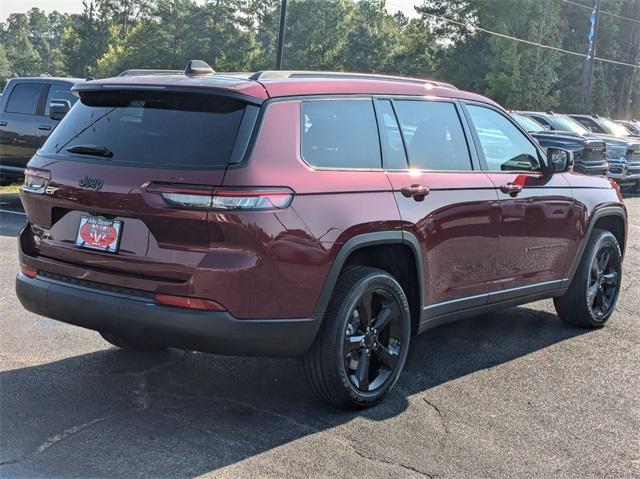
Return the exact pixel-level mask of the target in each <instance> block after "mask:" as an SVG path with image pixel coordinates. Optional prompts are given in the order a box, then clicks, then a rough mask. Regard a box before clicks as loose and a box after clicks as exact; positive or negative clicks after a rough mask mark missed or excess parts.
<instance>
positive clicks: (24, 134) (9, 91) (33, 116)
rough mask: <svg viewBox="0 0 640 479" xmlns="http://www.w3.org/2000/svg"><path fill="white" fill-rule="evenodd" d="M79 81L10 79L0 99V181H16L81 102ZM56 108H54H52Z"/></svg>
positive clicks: (40, 78) (35, 78)
mask: <svg viewBox="0 0 640 479" xmlns="http://www.w3.org/2000/svg"><path fill="white" fill-rule="evenodd" d="M80 81H83V80H81V79H79V78H52V77H34V78H11V79H10V80H9V82H8V83H7V85H6V86H5V88H4V91H3V94H2V96H1V97H0V180H2V181H5V182H6V181H15V180H19V179H21V178H22V176H23V172H24V168H25V166H26V165H27V162H28V161H29V159H30V158H31V157H32V156H33V154H34V153H35V151H36V150H37V149H38V148H40V146H42V144H43V143H44V142H45V140H46V139H47V137H48V136H49V134H50V133H51V132H52V131H53V129H54V128H55V127H56V126H57V125H58V122H59V121H60V120H61V119H62V117H63V116H64V114H65V113H66V112H67V111H68V110H69V108H71V106H72V105H73V104H74V103H75V102H76V100H77V99H78V98H77V97H76V96H75V95H73V94H72V93H71V87H72V86H73V85H74V84H75V83H78V82H80ZM52 105H53V106H52Z"/></svg>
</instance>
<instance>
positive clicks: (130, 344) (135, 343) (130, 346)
mask: <svg viewBox="0 0 640 479" xmlns="http://www.w3.org/2000/svg"><path fill="white" fill-rule="evenodd" d="M99 333H100V336H102V338H103V339H104V340H105V341H106V342H108V343H110V344H112V345H114V346H116V347H118V348H121V349H126V350H127V351H135V352H140V353H159V352H161V351H164V350H165V349H167V348H166V346H162V345H161V344H156V343H150V342H145V341H139V340H135V339H129V338H125V337H124V336H120V335H118V334H114V333H109V332H107V331H99Z"/></svg>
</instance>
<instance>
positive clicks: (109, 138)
mask: <svg viewBox="0 0 640 479" xmlns="http://www.w3.org/2000/svg"><path fill="white" fill-rule="evenodd" d="M244 108H245V104H244V103H242V102H240V101H237V100H234V99H229V98H225V97H220V96H215V95H207V94H192V93H175V92H139V91H138V92H122V91H120V92H108V93H102V92H100V93H86V94H83V96H82V100H81V101H79V102H77V103H76V105H74V107H73V108H72V109H71V111H70V112H69V113H68V114H67V116H66V117H65V118H64V119H63V120H62V121H61V122H60V124H59V125H58V127H57V128H56V129H55V130H54V131H53V133H52V134H51V136H50V137H49V139H48V140H47V141H46V142H45V144H44V145H43V146H42V148H41V149H40V153H41V154H43V155H56V156H62V157H67V158H69V159H74V160H81V161H82V160H85V161H99V162H109V163H111V162H114V163H121V164H130V165H135V166H146V167H154V168H173V167H176V168H218V167H225V166H226V165H227V163H228V161H229V157H230V156H231V151H232V149H233V145H234V143H235V139H236V135H237V133H238V129H239V127H240V122H241V120H242V115H243V112H244ZM69 150H72V151H69Z"/></svg>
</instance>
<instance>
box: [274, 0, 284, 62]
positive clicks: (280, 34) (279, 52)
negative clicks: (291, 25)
mask: <svg viewBox="0 0 640 479" xmlns="http://www.w3.org/2000/svg"><path fill="white" fill-rule="evenodd" d="M286 18H287V0H281V1H280V27H279V28H278V46H277V50H276V70H282V50H283V49H284V30H285V25H286Z"/></svg>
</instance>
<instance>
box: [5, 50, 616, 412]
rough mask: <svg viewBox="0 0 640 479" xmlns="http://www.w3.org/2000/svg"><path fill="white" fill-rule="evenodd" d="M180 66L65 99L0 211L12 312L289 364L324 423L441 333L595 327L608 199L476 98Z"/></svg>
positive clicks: (370, 398) (117, 338)
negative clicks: (16, 192) (13, 273)
mask: <svg viewBox="0 0 640 479" xmlns="http://www.w3.org/2000/svg"><path fill="white" fill-rule="evenodd" d="M198 63H199V67H198V70H199V71H200V73H198V74H188V73H189V72H190V71H193V69H190V68H187V69H186V70H185V74H180V75H161V76H134V77H128V78H127V77H118V78H108V79H104V80H96V81H90V82H86V83H83V84H79V85H76V86H75V87H74V91H75V92H77V93H78V94H79V95H80V99H81V101H80V102H79V103H77V104H76V106H75V107H74V108H73V109H72V110H71V112H70V113H69V115H68V116H67V117H66V118H65V119H64V120H63V122H62V123H61V124H60V126H59V127H58V128H56V130H55V132H54V133H53V134H52V135H51V136H50V137H49V139H48V140H47V142H46V143H45V145H44V146H43V147H42V148H41V149H40V150H39V151H38V153H37V154H36V155H35V156H34V157H33V158H32V159H31V161H30V162H29V164H28V168H27V170H26V177H25V183H24V186H23V187H22V190H21V193H20V194H21V199H22V202H23V204H24V206H25V211H26V213H27V217H28V224H27V225H26V227H25V228H24V229H23V230H22V232H21V234H20V237H19V241H18V244H19V255H20V264H21V272H20V273H19V274H18V276H17V278H16V291H17V295H18V298H19V299H20V301H21V302H22V304H23V305H24V307H25V308H27V309H28V310H29V311H32V312H34V313H36V314H40V315H43V316H46V317H50V318H53V319H56V320H59V321H63V322H67V323H70V324H74V325H77V326H82V327H85V328H88V329H91V330H96V331H98V332H99V333H100V334H101V335H102V337H103V338H104V339H105V340H106V341H108V342H110V343H111V344H113V345H115V346H118V347H121V348H125V349H131V350H138V351H153V350H156V351H157V350H161V349H163V348H166V347H178V348H183V349H188V350H200V351H206V352H215V353H226V354H234V355H250V356H260V355H262V356H300V357H301V358H302V368H301V369H300V371H301V373H302V374H301V376H302V375H304V376H306V378H307V380H308V382H309V384H310V386H311V389H312V390H313V392H314V393H315V394H316V395H317V396H318V397H319V398H321V399H323V400H325V401H327V402H330V403H332V404H335V405H338V406H341V407H345V408H361V407H366V406H371V405H373V404H376V403H377V402H379V401H380V400H382V399H383V398H384V397H385V396H386V395H387V394H388V393H389V391H390V390H391V389H392V388H393V386H394V385H395V384H396V381H397V380H398V377H399V375H400V373H401V371H402V369H403V366H404V363H405V360H406V358H407V352H408V350H409V345H410V343H411V341H412V339H411V338H412V337H413V336H414V335H416V334H418V333H420V332H423V331H426V330H428V329H429V328H433V327H435V326H438V325H441V324H443V323H446V322H449V321H453V320H457V319H462V318H465V317H469V316H473V315H477V314H482V313H489V312H491V311H495V310H499V309H503V308H508V307H512V306H515V305H518V304H524V303H530V302H532V301H537V300H540V299H544V298H554V302H555V306H556V310H557V312H558V315H559V317H560V319H562V320H563V321H566V322H568V323H571V324H574V325H578V326H582V327H586V328H600V327H603V326H604V325H605V323H607V321H608V320H609V318H610V317H611V315H612V314H613V312H614V310H615V304H616V299H617V297H618V292H619V291H620V285H621V279H622V278H621V275H622V269H621V266H622V260H623V254H624V249H625V244H626V242H627V240H626V236H627V214H626V210H625V207H624V204H623V200H622V196H621V194H620V190H619V189H618V188H617V186H615V185H612V183H611V182H610V181H609V180H607V179H606V178H601V177H594V176H586V175H581V174H575V173H573V172H572V171H571V165H570V159H571V153H570V152H568V151H566V150H564V149H559V148H549V149H548V150H547V151H546V152H545V151H544V150H543V149H542V148H541V147H540V145H539V144H538V143H537V142H535V141H534V140H533V139H532V138H531V137H530V136H529V135H528V134H527V133H526V132H525V131H524V129H522V128H521V127H520V126H519V125H518V124H517V123H516V122H515V120H514V119H513V118H511V117H510V116H509V114H508V112H506V111H505V110H504V109H502V108H501V107H500V106H499V105H497V104H496V103H495V102H493V101H492V100H490V99H488V98H486V97H483V96H480V95H477V94H474V93H470V92H464V91H461V90H458V89H454V88H451V87H450V86H448V85H444V84H441V83H438V82H430V81H425V80H418V79H411V78H398V77H385V76H379V75H363V74H348V73H326V72H322V73H319V72H285V71H277V72H256V73H252V74H251V73H245V74H233V73H229V74H215V73H214V72H213V70H211V69H210V68H208V66H207V69H208V71H209V73H202V71H203V70H205V66H206V64H203V62H198ZM541 327H543V325H541ZM291 366H292V367H295V365H294V364H292V365H291ZM297 370H298V369H296V370H292V374H293V373H294V372H293V371H297ZM409 381H410V379H409Z"/></svg>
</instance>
